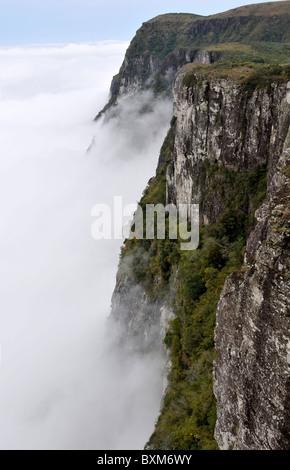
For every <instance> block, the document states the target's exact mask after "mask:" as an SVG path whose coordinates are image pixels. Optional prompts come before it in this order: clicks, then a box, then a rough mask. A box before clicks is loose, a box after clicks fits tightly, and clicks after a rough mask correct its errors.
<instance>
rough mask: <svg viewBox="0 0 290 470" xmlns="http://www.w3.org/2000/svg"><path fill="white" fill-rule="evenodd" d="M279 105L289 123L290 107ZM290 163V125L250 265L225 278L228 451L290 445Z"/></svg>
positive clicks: (218, 366) (223, 406)
mask: <svg viewBox="0 0 290 470" xmlns="http://www.w3.org/2000/svg"><path fill="white" fill-rule="evenodd" d="M281 107H284V108H285V109H286V108H287V107H288V118H287V122H288V125H289V107H290V106H289V105H287V104H286V103H285V101H283V102H282V103H281ZM289 165H290V131H289V132H288V137H287V139H286V141H285V143H284V149H283V152H282V154H281V156H280V158H279V161H278V164H277V166H276V172H275V175H274V176H273V180H272V181H271V182H270V186H269V188H270V189H269V202H268V203H267V204H265V205H263V206H262V207H261V208H260V209H259V210H258V211H257V214H256V216H257V219H258V224H257V226H256V228H255V230H254V231H253V232H252V233H251V235H250V237H249V240H248V245H247V252H246V257H245V263H246V268H245V269H244V271H243V272H240V273H237V274H235V275H232V276H231V277H230V278H229V279H228V280H227V281H226V284H225V287H224V290H223V292H222V295H221V299H220V302H219V305H218V309H217V326H216V331H215V343H216V363H215V372H214V382H215V395H216V398H217V410H218V419H217V425H216V440H217V442H218V444H219V446H220V448H221V449H225V450H227V449H241V450H247V449H249V450H253V449H258V450H261V449H265V450H267V449H268V450H274V449H276V450H277V449H289V445H290V408H289V403H290V382H289V377H290V360H289V352H290V283H289V273H290V243H289V235H290V223H289V201H290V190H289V189H290V188H289V177H287V174H288V175H289ZM287 168H288V170H287Z"/></svg>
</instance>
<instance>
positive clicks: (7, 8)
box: [0, 0, 263, 46]
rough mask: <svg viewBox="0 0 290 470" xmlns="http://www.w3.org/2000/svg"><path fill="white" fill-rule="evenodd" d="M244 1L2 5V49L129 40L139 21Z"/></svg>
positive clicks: (81, 0)
mask: <svg viewBox="0 0 290 470" xmlns="http://www.w3.org/2000/svg"><path fill="white" fill-rule="evenodd" d="M247 3H263V2H261V1H249V2H247V0H245V1H243V0H221V1H219V2H217V1H216V0H215V1H213V0H204V1H202V2H201V1H199V0H146V1H143V0H142V1H138V0H41V1H39V0H37V1H36V0H9V1H8V0H0V12H1V15H0V45H2V46H3V45H8V46H9V45H15V44H17V45H19V44H31V43H34V44H35V43H51V42H53V43H55V42H88V41H99V40H104V39H121V40H128V39H131V38H132V37H133V35H134V33H135V32H136V30H137V29H138V28H139V27H140V26H141V24H142V22H144V21H146V20H148V19H150V18H152V17H154V16H156V15H159V14H161V13H169V12H187V13H197V14H201V15H210V14H214V13H219V12H221V11H225V10H229V9H231V8H235V7H238V6H241V5H245V4H247Z"/></svg>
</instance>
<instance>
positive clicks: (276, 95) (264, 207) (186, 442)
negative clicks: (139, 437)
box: [111, 2, 290, 450]
mask: <svg viewBox="0 0 290 470" xmlns="http://www.w3.org/2000/svg"><path fill="white" fill-rule="evenodd" d="M289 3H290V2H277V8H278V10H279V9H282V10H283V8H286V10H285V11H284V10H283V11H284V13H283V15H284V16H285V18H286V22H287V21H288V22H289V18H288V17H287V11H288V9H289ZM282 4H283V5H282ZM266 5H267V6H266V7H265V8H266V10H264V15H261V11H263V10H261V9H260V8H261V7H260V6H259V7H258V6H256V7H255V6H253V8H254V11H253V12H252V15H250V16H248V15H246V14H245V10H243V9H242V10H241V11H240V10H238V11H237V13H236V17H235V18H233V17H232V13H228V12H227V13H225V14H221V15H218V17H215V18H208V19H202V18H198V17H195V16H194V15H180V16H179V15H177V16H178V18H177V19H176V16H175V15H164V17H157V18H156V19H154V20H151V21H150V22H148V23H145V24H144V25H143V27H142V28H141V30H140V31H139V32H138V33H137V35H136V38H135V39H134V40H133V41H132V43H131V46H130V48H129V50H128V52H127V54H126V58H125V61H124V64H123V66H122V68H121V70H120V74H119V75H118V76H117V77H115V78H114V79H113V82H112V99H113V101H114V99H116V100H117V98H118V99H119V98H121V97H124V95H128V94H132V93H133V94H134V93H136V92H137V91H138V90H141V89H143V88H144V87H145V88H146V87H147V86H148V87H151V88H153V89H154V87H156V86H157V85H158V84H159V85H160V84H163V85H164V83H165V82H164V81H163V79H165V81H166V86H165V87H163V85H162V86H161V89H162V90H164V89H166V87H168V86H170V84H171V83H173V84H174V86H173V91H172V96H173V101H174V106H173V119H172V121H171V128H170V130H169V133H168V135H167V137H166V139H165V142H164V145H163V147H162V149H161V152H160V157H159V162H158V166H157V172H156V175H155V177H154V178H152V179H151V180H150V181H149V183H148V186H147V188H146V190H145V191H144V194H143V197H142V199H141V202H140V205H141V207H143V208H144V207H145V206H146V204H158V203H162V204H166V203H167V204H171V203H173V204H180V203H188V204H190V203H195V204H199V205H200V239H201V243H200V246H199V248H198V250H196V251H194V252H189V253H185V252H181V250H180V245H179V243H178V242H177V241H171V240H157V239H154V240H145V239H144V240H126V241H125V244H124V247H123V249H122V253H121V260H120V266H119V270H118V274H117V283H116V288H115V291H114V294H113V298H112V313H111V321H112V322H113V323H114V324H115V325H117V328H118V330H119V337H120V338H121V341H122V342H123V343H124V344H126V347H127V348H129V350H131V352H132V354H133V353H138V354H140V353H141V354H146V353H147V352H152V351H160V349H162V348H163V352H164V357H165V367H164V370H165V374H168V380H165V384H164V390H165V394H164V397H163V401H162V408H161V412H160V416H159V418H158V421H157V424H156V427H155V431H154V433H153V435H152V436H151V438H150V440H149V442H148V444H147V447H148V448H149V449H161V450H163V449H164V450H168V449H170V450H180V449H192V450H195V449H207V450H209V449H216V448H217V447H219V448H220V449H289V448H290V434H289V417H290V416H289V390H290V389H289V367H290V313H289V298H290V292H289V215H290V213H289V202H290V198H289V196H290V193H289V191H290V187H289V178H290V173H289V164H290V162H289V158H290V148H289V142H290V132H289V125H290V104H289V101H290V100H289V97H288V100H287V81H289V80H290V72H289V66H286V67H279V66H273V67H266V68H259V69H258V68H257V69H256V65H254V66H253V65H250V66H249V64H248V62H247V61H246V62H245V63H243V61H242V63H240V59H241V57H240V55H239V54H240V52H241V50H242V51H243V52H242V54H244V46H242V49H241V50H240V46H239V48H238V49H239V54H238V57H239V59H238V62H237V63H235V64H233V63H232V62H229V61H227V62H225V63H223V62H220V63H219V62H218V61H221V60H224V59H225V56H224V46H223V47H222V48H220V47H215V48H214V47H213V48H212V50H210V49H209V48H199V47H191V45H192V42H191V38H192V37H193V38H194V41H195V44H197V42H198V43H200V44H201V43H202V42H203V39H202V38H205V40H206V41H208V40H209V37H212V43H213V42H214V41H216V42H218V41H219V39H220V38H222V39H221V40H222V41H226V38H228V40H229V41H230V39H229V38H232V34H233V31H235V34H238V36H239V35H241V34H242V35H243V37H244V35H245V34H246V32H247V34H248V35H252V36H253V37H255V34H256V35H258V34H260V37H262V36H261V34H262V33H261V30H260V28H261V25H265V24H268V23H269V25H270V23H271V28H270V26H269V28H270V29H269V30H268V31H272V33H271V34H272V35H271V34H270V36H269V37H271V38H272V39H271V40H272V41H274V40H275V37H276V38H277V41H283V40H284V39H285V38H284V36H285V34H286V32H285V28H284V30H283V31H282V32H280V36H279V37H278V36H276V32H275V31H276V29H277V28H278V29H279V27H280V26H281V24H282V23H283V21H284V19H283V21H282V20H281V18H282V16H283V15H281V16H279V15H277V17H276V20H274V19H273V18H274V17H273V16H271V15H270V16H269V15H268V14H267V11H268V10H269V11H270V10H271V9H273V4H266ZM247 8H250V7H247ZM282 10H279V11H280V12H281V11H282ZM271 11H272V10H271ZM239 12H240V14H239ZM192 16H194V17H192ZM287 18H288V19H287ZM281 21H282V23H281ZM172 22H173V23H174V24H173V25H172V24H171V27H170V28H169V26H168V25H169V23H172ZM265 22H266V23H265ZM283 24H284V23H283ZM242 25H243V28H242ZM277 25H279V26H277ZM164 28H165V29H164ZM166 29H167V30H170V31H171V32H170V35H169V36H170V37H169V36H166V35H165V36H162V37H163V40H162V41H164V42H161V45H160V34H161V35H164V31H165V30H166ZM178 31H179V32H180V31H181V33H182V34H181V35H180V36H179V40H178V41H179V42H178V48H177V49H175V50H174V51H173V50H172V44H174V45H176V42H174V41H176V40H177V39H176V38H177V32H178ZM273 31H274V32H273ZM148 32H149V33H148ZM185 32H186V34H185ZM173 33H174V34H175V36H174V35H173V36H172V34H173ZM183 33H184V34H185V36H183ZM213 33H214V35H213ZM263 34H264V35H265V34H266V33H263ZM282 36H283V37H282ZM174 37H175V39H174V40H173V38H174ZM239 37H240V36H239ZM257 37H258V36H257ZM180 38H181V39H182V38H187V39H186V40H187V46H188V47H183V44H182V41H183V39H182V41H181V42H180ZM214 38H215V39H214ZM142 39H143V43H142V48H143V52H142V53H140V48H141V42H142ZM263 40H264V41H266V40H267V38H265V37H264V36H263ZM168 41H169V42H168ZM170 41H171V46H170V47H169V46H168V44H170ZM208 44H210V43H209V42H208ZM158 45H159V46H158ZM158 47H160V49H159V50H158ZM231 47H232V46H231ZM235 47H236V45H235ZM235 47H233V48H232V49H231V54H234V57H235V59H236V58H237V56H236V55H235V54H236V49H235ZM247 47H248V46H247ZM263 47H264V45H263ZM271 47H272V46H271ZM215 49H222V52H221V50H218V51H217V50H215ZM226 49H227V48H226ZM233 51H234V52H233ZM252 51H253V50H252ZM217 52H218V53H217ZM215 53H217V54H216V55H215ZM227 53H228V51H227ZM229 57H232V56H231V55H230V56H229ZM184 64H187V65H185V67H183V66H184ZM182 67H183V68H182ZM167 89H168V88H167ZM288 93H289V92H288ZM114 97H115V98H114ZM113 101H112V102H111V104H112V103H113ZM164 344H165V346H164ZM166 349H167V351H166ZM214 436H215V439H214Z"/></svg>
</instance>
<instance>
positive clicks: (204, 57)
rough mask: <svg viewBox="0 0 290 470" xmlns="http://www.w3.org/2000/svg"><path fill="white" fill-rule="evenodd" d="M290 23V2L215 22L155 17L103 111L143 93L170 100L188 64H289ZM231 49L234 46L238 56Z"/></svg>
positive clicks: (141, 33) (227, 15) (115, 80)
mask: <svg viewBox="0 0 290 470" xmlns="http://www.w3.org/2000/svg"><path fill="white" fill-rule="evenodd" d="M289 23H290V2H275V4H274V5H273V3H265V4H260V5H258V6H255V5H250V6H248V7H243V8H236V9H235V10H230V11H228V12H225V13H222V14H219V15H213V16H209V17H201V16H198V15H193V14H167V15H161V16H158V17H156V18H153V19H151V20H149V21H147V22H145V23H143V25H142V27H141V28H140V29H139V30H138V31H137V33H136V35H135V37H134V38H133V40H132V41H131V44H130V47H129V48H128V50H127V52H126V56H125V59H124V62H123V64H122V66H121V68H120V71H119V73H118V74H117V75H116V76H115V77H114V78H113V80H112V84H111V90H110V101H109V103H108V105H107V106H106V107H105V108H104V110H103V111H107V110H108V108H109V107H110V106H112V105H115V104H116V102H117V101H118V99H119V98H120V97H122V96H125V95H130V94H134V93H135V92H136V91H138V90H140V89H148V88H150V89H153V90H154V92H155V93H156V94H158V93H162V92H166V93H167V94H169V95H170V94H171V86H172V83H173V81H174V79H175V75H176V73H177V72H178V70H180V68H182V67H183V66H184V65H185V64H188V63H208V64H209V63H214V62H216V61H218V60H221V59H224V60H227V59H230V60H237V59H240V58H242V59H243V60H246V61H247V60H248V61H254V62H257V63H261V62H262V63H263V62H272V63H277V60H279V62H280V63H282V62H283V63H285V62H287V61H288V59H289V53H290V46H289V43H290V33H289ZM238 43H239V44H241V47H240V48H237V44H238ZM217 45H223V47H217ZM229 45H234V53H233V50H232V49H231V47H229ZM100 115H102V112H101V113H99V115H98V116H97V117H100Z"/></svg>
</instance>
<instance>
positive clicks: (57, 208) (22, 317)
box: [0, 42, 170, 449]
mask: <svg viewBox="0 0 290 470" xmlns="http://www.w3.org/2000/svg"><path fill="white" fill-rule="evenodd" d="M126 46H127V44H124V43H116V42H106V43H104V42H102V43H98V44H85V45H68V46H65V45H64V46H57V45H54V46H47V47H29V48H20V49H1V50H0V57H1V66H0V77H1V86H2V99H1V101H0V128H1V133H0V168H1V170H0V216H1V232H0V254H1V265H0V291H1V292H0V299H1V300H0V302H1V305H0V311H1V318H0V343H1V349H2V362H1V365H0V415H1V422H0V447H1V448H6V449H8V448H12V449H13V448H32V449H38V448H60V449H61V448H72V449H75V448H99V449H100V448H105V447H106V448H124V447H127V448H128V447H129V446H131V447H132V448H134V447H139V448H140V447H142V445H144V444H145V441H146V438H147V437H149V434H150V432H151V430H152V426H153V421H154V419H155V418H156V415H157V411H158V405H159V402H158V399H159V398H158V393H159V392H158V390H159V387H160V384H159V382H158V381H157V383H156V382H155V379H154V377H156V376H157V377H158V376H159V374H156V368H158V367H159V364H158V362H157V363H156V364H154V363H152V361H150V364H151V365H152V367H148V363H147V362H145V363H141V364H140V363H131V364H130V366H128V368H127V370H126V371H125V370H124V369H120V368H119V365H116V363H115V362H114V361H115V359H114V357H112V358H111V359H108V356H107V355H106V354H105V353H104V349H103V346H104V344H103V338H104V336H103V332H104V326H105V318H106V317H107V315H108V313H109V306H110V297H111V294H112V291H113V288H114V283H115V274H116V268H117V264H118V258H119V249H120V242H114V241H110V242H103V243H102V242H96V241H94V240H93V239H92V238H91V233H90V231H91V224H92V220H91V208H92V206H93V205H94V204H96V203H98V202H105V203H106V202H108V203H110V202H111V201H112V198H113V196H114V195H119V194H123V196H124V200H125V201H129V202H131V201H133V202H134V201H135V200H136V199H138V198H139V197H140V195H141V193H142V190H143V188H144V187H145V184H146V182H147V179H148V178H149V177H151V176H152V174H153V172H154V170H155V166H156V161H157V156H158V151H159V147H160V144H161V142H162V139H163V136H164V135H165V132H166V129H167V127H168V125H169V120H170V108H169V107H168V104H166V105H164V104H161V103H159V104H158V105H157V106H156V108H155V112H154V113H153V114H152V116H151V119H148V118H145V120H144V121H143V122H141V121H140V120H139V121H138V119H136V112H135V117H134V116H133V114H134V109H132V108H131V109H130V113H131V115H132V116H133V118H132V120H131V123H130V126H133V123H134V122H135V121H136V127H135V129H136V132H138V133H139V134H138V135H139V137H140V140H139V143H138V142H137V141H136V140H135V139H131V140H130V138H129V136H130V135H131V134H130V132H129V127H128V126H126V125H125V126H123V127H120V128H118V126H117V125H116V123H115V122H112V123H111V124H110V125H109V126H107V127H102V126H101V125H97V126H96V125H95V124H93V123H92V119H93V117H94V116H95V114H96V113H97V111H98V110H100V109H101V107H102V106H103V104H104V103H105V101H106V99H107V94H108V88H109V82H110V79H111V76H112V75H113V74H114V73H116V71H117V69H118V67H119V66H120V64H121V61H122V59H123V54H124V51H125V48H126ZM126 112H127V114H126V116H127V119H130V114H128V109H127V108H124V113H126ZM142 128H143V138H142V133H140V132H141V129H142ZM131 131H132V127H131ZM159 131H160V132H159ZM144 132H145V134H146V139H145V138H144ZM148 134H149V135H150V136H152V138H150V142H149V141H148V138H147V137H148ZM93 135H95V136H96V138H95V141H96V146H95V147H94V149H93V151H92V152H90V153H89V154H86V149H87V147H88V146H89V144H90V142H91V140H92V137H93ZM145 384H152V386H149V387H147V386H146V388H145ZM142 389H143V392H144V393H142ZM128 400H129V401H128ZM130 403H134V406H132V407H131V408H130V413H129V410H128V406H129V404H130Z"/></svg>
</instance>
